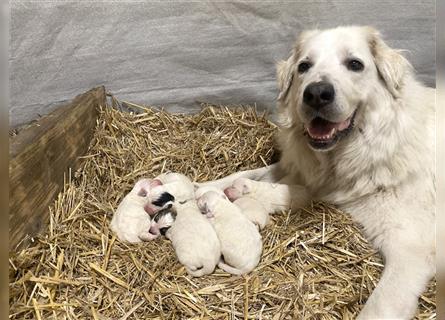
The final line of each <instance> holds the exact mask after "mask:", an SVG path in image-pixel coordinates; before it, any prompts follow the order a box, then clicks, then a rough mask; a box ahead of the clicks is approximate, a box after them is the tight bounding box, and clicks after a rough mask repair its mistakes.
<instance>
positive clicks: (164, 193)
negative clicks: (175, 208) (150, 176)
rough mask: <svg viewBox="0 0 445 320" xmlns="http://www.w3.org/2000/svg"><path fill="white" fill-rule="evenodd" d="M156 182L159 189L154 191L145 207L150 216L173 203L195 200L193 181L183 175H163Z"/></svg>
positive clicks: (174, 173)
mask: <svg viewBox="0 0 445 320" xmlns="http://www.w3.org/2000/svg"><path fill="white" fill-rule="evenodd" d="M154 181H157V182H158V187H156V188H154V189H153V190H152V192H151V194H150V202H149V203H148V204H147V205H146V206H145V210H146V211H147V212H148V213H149V214H150V215H154V214H155V213H156V212H157V211H159V210H161V209H162V208H164V207H165V206H167V205H169V204H173V202H176V203H184V202H187V201H189V200H192V199H194V198H195V194H194V185H193V183H192V181H191V180H190V179H189V178H188V177H187V176H185V175H183V174H181V173H176V172H169V173H163V174H160V175H159V176H157V177H156V178H155V179H154Z"/></svg>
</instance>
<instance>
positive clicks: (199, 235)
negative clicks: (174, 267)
mask: <svg viewBox="0 0 445 320" xmlns="http://www.w3.org/2000/svg"><path fill="white" fill-rule="evenodd" d="M174 208H175V210H176V220H175V221H174V223H173V225H172V226H171V227H170V229H168V231H167V233H166V234H165V235H166V237H167V238H168V239H170V240H171V242H172V245H173V247H174V248H175V252H176V256H177V257H178V260H179V262H181V263H182V264H183V265H184V266H185V269H186V270H187V273H188V274H190V275H191V276H194V277H200V276H203V275H206V274H211V273H212V272H213V270H215V267H216V265H217V264H218V262H219V259H220V257H221V247H220V243H219V240H218V237H217V235H216V233H215V230H214V229H213V227H212V225H211V224H210V222H209V221H208V219H207V218H206V217H205V216H204V215H203V214H202V213H201V211H200V210H199V208H198V206H197V204H196V201H194V200H192V201H188V202H186V203H184V204H179V203H175V205H174Z"/></svg>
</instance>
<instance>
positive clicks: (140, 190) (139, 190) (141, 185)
mask: <svg viewBox="0 0 445 320" xmlns="http://www.w3.org/2000/svg"><path fill="white" fill-rule="evenodd" d="M150 183H151V180H150V179H141V180H139V181H138V182H136V184H135V185H134V187H133V191H134V192H135V193H136V194H137V195H138V196H140V197H146V196H147V194H148V192H149V190H150Z"/></svg>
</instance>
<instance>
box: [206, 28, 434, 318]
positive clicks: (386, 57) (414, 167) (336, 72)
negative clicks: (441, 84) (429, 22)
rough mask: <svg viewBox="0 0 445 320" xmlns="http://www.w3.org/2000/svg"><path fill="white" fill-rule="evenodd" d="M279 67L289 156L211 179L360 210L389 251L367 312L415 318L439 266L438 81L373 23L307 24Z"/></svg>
mask: <svg viewBox="0 0 445 320" xmlns="http://www.w3.org/2000/svg"><path fill="white" fill-rule="evenodd" d="M277 69H278V72H277V75H278V85H279V90H280V94H279V97H278V115H279V127H280V129H279V133H278V143H279V147H280V148H281V151H282V155H281V159H280V161H279V163H277V164H275V165H272V166H269V167H265V168H260V169H256V170H251V171H244V172H238V173H235V174H233V175H230V176H228V177H226V178H223V179H221V180H217V181H213V182H209V183H204V184H201V185H214V186H217V187H219V188H226V187H229V186H231V185H232V183H233V182H234V180H236V179H238V178H241V179H243V180H242V182H243V183H242V184H241V185H242V189H243V190H242V191H243V193H249V192H250V190H255V193H256V195H257V196H258V199H259V200H261V201H263V202H265V201H268V202H269V204H270V203H273V204H274V205H276V206H277V208H283V207H299V206H302V205H304V204H306V203H307V202H308V201H310V200H312V199H313V200H322V201H327V202H330V203H333V204H335V205H337V206H338V207H339V208H340V209H342V210H344V211H345V212H348V213H350V214H351V216H352V217H353V219H354V220H355V221H357V222H358V223H359V224H361V225H362V226H363V229H364V232H365V234H366V236H367V238H368V239H369V240H370V241H371V242H372V244H373V245H374V246H375V248H377V249H379V250H380V251H381V253H382V255H383V257H384V259H385V269H384V271H383V274H382V277H381V279H380V282H379V283H378V285H377V287H376V288H375V290H374V291H373V293H372V294H371V296H370V297H369V299H368V301H367V303H366V305H365V306H364V308H363V310H362V311H361V313H360V315H359V317H358V318H359V319H388V318H391V319H409V318H411V317H412V316H413V315H414V314H415V311H416V308H417V301H418V298H419V296H420V294H421V293H422V292H423V291H424V290H425V288H426V286H427V283H428V281H429V280H430V279H431V278H432V277H433V276H434V274H435V217H434V208H435V178H434V156H435V134H434V131H435V130H434V129H435V127H434V126H435V124H434V115H435V90H434V89H430V88H426V87H424V86H422V85H421V84H420V83H419V82H417V81H416V79H415V77H414V74H413V70H412V67H411V65H410V64H409V62H408V61H407V60H406V59H405V58H404V57H403V56H402V55H401V54H400V52H399V51H397V50H394V49H391V48H390V47H388V46H387V45H386V44H385V43H384V42H383V40H382V39H381V37H380V34H379V33H378V32H377V31H376V30H375V29H373V28H371V27H356V26H352V27H339V28H335V29H329V30H313V31H306V32H303V33H302V34H301V35H300V37H299V38H298V40H297V42H296V45H295V47H294V49H293V51H292V54H291V56H290V57H289V59H287V60H286V61H282V62H279V63H278V66H277ZM246 178H247V179H246ZM249 179H252V180H249ZM255 180H256V181H255ZM258 180H259V181H267V182H273V183H274V184H270V187H269V188H268V190H267V189H266V188H259V187H258V186H259V185H260V184H261V185H262V184H264V182H259V181H258ZM237 185H238V186H239V185H240V183H239V181H238V182H237ZM258 190H267V192H264V194H263V195H259V194H258Z"/></svg>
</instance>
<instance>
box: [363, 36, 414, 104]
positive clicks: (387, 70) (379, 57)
mask: <svg viewBox="0 0 445 320" xmlns="http://www.w3.org/2000/svg"><path fill="white" fill-rule="evenodd" d="M366 32H367V36H368V43H369V48H370V50H371V53H372V55H373V57H374V63H375V65H376V67H377V71H378V73H379V75H380V77H381V78H382V79H383V81H384V82H385V85H386V87H387V88H388V90H389V92H390V93H391V94H392V96H393V97H394V98H398V97H399V96H400V89H401V88H402V87H403V85H404V81H405V77H406V76H407V75H408V74H409V73H411V72H412V66H411V64H410V63H409V62H408V60H407V59H406V58H405V57H404V56H403V55H402V54H400V50H395V49H392V48H390V47H389V46H388V45H387V44H386V43H385V42H384V41H383V40H382V37H381V35H380V33H379V32H378V31H377V30H376V29H374V28H372V27H366Z"/></svg>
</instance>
